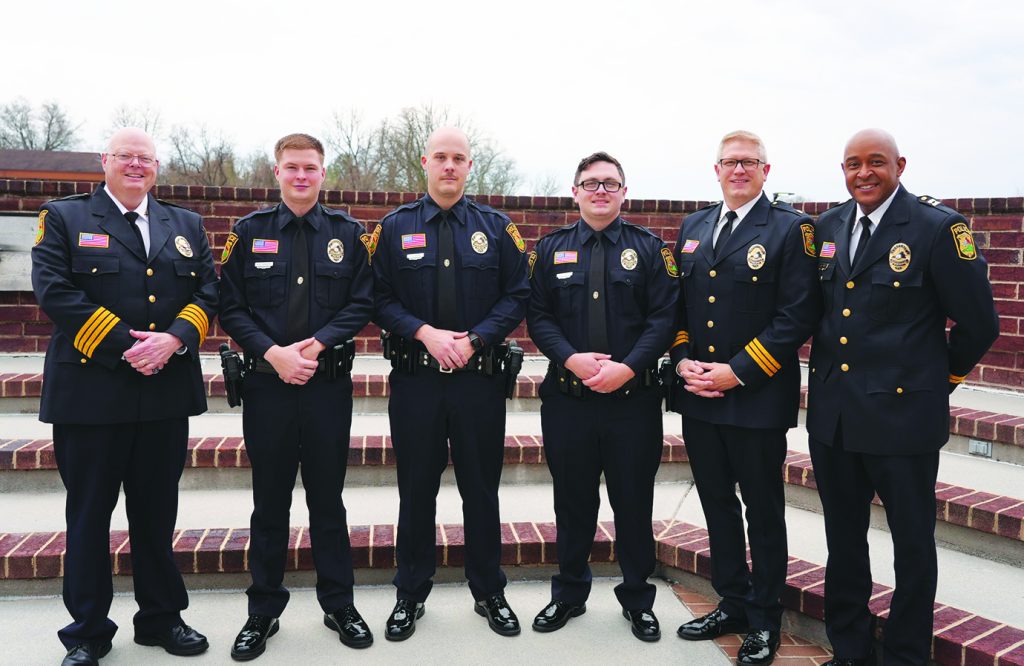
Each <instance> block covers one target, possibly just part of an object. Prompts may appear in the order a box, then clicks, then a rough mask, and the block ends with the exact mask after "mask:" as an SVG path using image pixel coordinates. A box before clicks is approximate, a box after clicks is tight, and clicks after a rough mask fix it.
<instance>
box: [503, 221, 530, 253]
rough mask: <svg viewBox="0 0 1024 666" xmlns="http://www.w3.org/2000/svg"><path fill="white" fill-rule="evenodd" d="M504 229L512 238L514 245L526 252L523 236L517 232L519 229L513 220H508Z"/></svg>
mask: <svg viewBox="0 0 1024 666" xmlns="http://www.w3.org/2000/svg"><path fill="white" fill-rule="evenodd" d="M505 231H506V232H508V235H509V236H511V237H512V240H513V241H514V242H515V244H516V247H517V248H519V251H520V252H526V241H524V240H523V237H522V236H521V235H520V234H519V229H516V225H515V222H509V223H508V226H507V227H505Z"/></svg>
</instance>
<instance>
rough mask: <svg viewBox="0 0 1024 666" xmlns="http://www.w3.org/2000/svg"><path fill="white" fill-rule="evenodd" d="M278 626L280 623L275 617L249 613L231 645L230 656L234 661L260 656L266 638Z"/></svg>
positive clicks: (271, 634)
mask: <svg viewBox="0 0 1024 666" xmlns="http://www.w3.org/2000/svg"><path fill="white" fill-rule="evenodd" d="M280 628H281V623H280V622H278V621H277V618H276V617H267V616H266V615H250V616H249V619H248V620H246V621H245V626H244V627H242V630H241V631H240V632H238V635H237V636H235V642H234V643H233V644H232V645H231V658H232V659H234V660H235V661H249V660H250V659H255V658H256V657H258V656H260V655H261V654H263V653H264V652H265V651H266V649H267V639H268V638H270V637H271V636H273V635H274V634H276V633H277V630H278V629H280Z"/></svg>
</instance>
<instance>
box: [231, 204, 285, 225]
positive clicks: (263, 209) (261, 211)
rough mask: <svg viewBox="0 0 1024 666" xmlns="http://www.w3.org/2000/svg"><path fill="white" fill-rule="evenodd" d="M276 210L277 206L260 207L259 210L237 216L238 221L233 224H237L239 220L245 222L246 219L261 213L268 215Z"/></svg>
mask: <svg viewBox="0 0 1024 666" xmlns="http://www.w3.org/2000/svg"><path fill="white" fill-rule="evenodd" d="M276 210H277V206H271V207H270V208H260V209H259V210H254V211H253V212H251V213H249V214H248V215H244V216H242V217H240V218H238V221H237V222H235V224H239V223H241V222H245V221H246V220H248V219H251V218H254V217H259V216H261V215H270V214H272V213H273V212H274V211H276Z"/></svg>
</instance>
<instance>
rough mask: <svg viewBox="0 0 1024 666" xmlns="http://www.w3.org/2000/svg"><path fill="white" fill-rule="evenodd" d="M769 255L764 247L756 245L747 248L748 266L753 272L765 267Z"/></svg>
mask: <svg viewBox="0 0 1024 666" xmlns="http://www.w3.org/2000/svg"><path fill="white" fill-rule="evenodd" d="M767 258H768V254H767V252H766V251H765V249H764V245H761V244H760V243H756V244H754V245H751V246H750V247H749V248H747V266H749V267H750V268H751V270H755V271H756V270H757V269H759V268H761V267H762V266H764V262H765V261H766V260H767Z"/></svg>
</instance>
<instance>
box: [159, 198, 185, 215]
mask: <svg viewBox="0 0 1024 666" xmlns="http://www.w3.org/2000/svg"><path fill="white" fill-rule="evenodd" d="M153 198H154V199H156V202H157V203H158V204H160V205H161V206H170V207H171V208H180V209H181V210H187V211H188V212H190V213H195V211H194V210H191V209H189V208H185V207H184V206H181V205H179V204H176V203H172V202H170V201H164V200H163V199H157V198H156V197H153Z"/></svg>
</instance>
